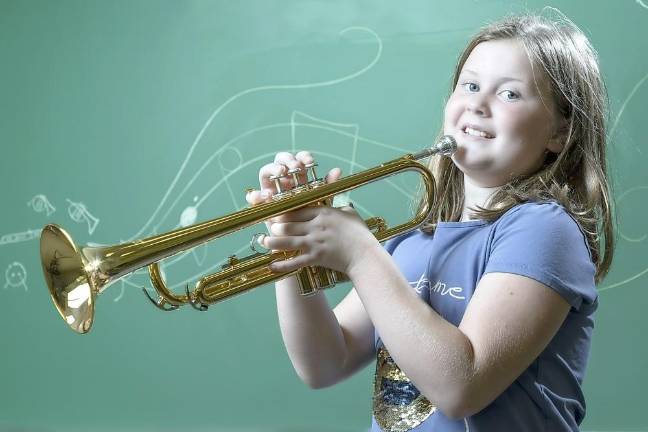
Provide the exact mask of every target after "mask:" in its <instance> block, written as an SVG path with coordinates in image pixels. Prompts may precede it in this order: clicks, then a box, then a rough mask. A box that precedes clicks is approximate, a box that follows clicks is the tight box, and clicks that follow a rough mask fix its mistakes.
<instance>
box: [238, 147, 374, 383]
mask: <svg viewBox="0 0 648 432" xmlns="http://www.w3.org/2000/svg"><path fill="white" fill-rule="evenodd" d="M312 161H313V160H312V157H311V156H310V154H309V153H308V152H301V153H298V154H297V155H296V157H293V156H292V155H291V154H290V153H279V154H277V156H276V157H275V162H274V163H270V164H267V165H266V166H264V167H263V168H261V170H260V171H259V182H260V185H261V190H259V191H250V192H249V193H248V194H247V196H246V199H247V201H248V203H249V204H250V205H255V204H259V203H261V202H263V201H266V200H269V199H270V197H271V196H272V192H273V184H272V183H273V182H272V181H270V179H269V177H270V176H272V175H279V174H283V173H284V172H285V170H286V169H287V168H297V167H299V168H304V164H306V163H310V162H312ZM340 174H341V173H340V170H339V169H333V170H331V172H329V174H328V176H327V182H333V181H336V180H337V179H338V178H339V177H340ZM301 180H302V181H305V180H306V179H305V178H302V179H301ZM291 186H292V185H291V184H290V183H289V182H287V181H286V180H282V188H283V189H284V190H286V189H289V188H290V187H291ZM285 219H286V217H285V216H279V217H278V218H274V219H273V220H270V221H268V222H267V223H266V224H267V228H268V231H271V230H272V225H273V224H274V223H276V222H282V221H284V220H285ZM276 298H277V313H278V315H279V325H280V329H281V334H282V337H283V340H284V344H285V346H286V350H287V352H288V356H289V357H290V360H291V362H292V364H293V367H294V369H295V371H296V372H297V374H298V376H299V377H300V378H301V380H302V381H303V382H305V383H306V384H307V385H309V386H310V387H312V388H321V387H326V386H330V385H333V384H335V383H337V382H339V381H341V380H343V379H345V378H346V377H348V376H350V375H352V374H353V373H354V372H356V371H357V370H359V369H360V368H362V367H363V366H365V365H366V364H367V363H368V362H369V361H370V360H371V359H372V358H373V353H374V329H373V325H372V323H371V321H370V320H369V317H368V316H367V313H366V312H365V310H364V307H363V306H362V303H361V302H360V299H359V298H358V296H357V294H356V292H355V290H351V292H350V293H349V294H348V295H347V296H346V297H345V298H344V299H343V300H342V301H341V302H340V304H338V305H337V307H336V308H335V310H334V311H333V310H331V308H330V306H329V304H328V302H327V300H326V297H325V296H324V294H323V293H321V292H320V293H317V294H315V295H313V296H311V297H304V296H302V295H300V294H299V292H298V283H297V280H296V278H295V277H289V278H287V279H284V280H281V281H279V282H277V283H276Z"/></svg>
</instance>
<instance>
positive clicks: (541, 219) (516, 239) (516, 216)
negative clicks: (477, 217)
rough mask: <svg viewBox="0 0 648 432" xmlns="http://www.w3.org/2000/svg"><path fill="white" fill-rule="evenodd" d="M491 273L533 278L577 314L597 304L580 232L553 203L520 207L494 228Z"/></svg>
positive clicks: (588, 255) (588, 257)
mask: <svg viewBox="0 0 648 432" xmlns="http://www.w3.org/2000/svg"><path fill="white" fill-rule="evenodd" d="M486 272H487V273H489V272H506V273H516V274H520V275H522V276H527V277H531V278H533V279H535V280H537V281H539V282H542V283H543V284H545V285H547V286H549V287H551V288H553V289H554V290H556V291H558V292H559V293H561V294H563V297H565V298H566V299H567V300H568V301H569V303H570V304H571V305H572V306H574V307H576V308H578V307H579V306H580V304H581V302H582V301H583V300H584V301H585V302H586V303H590V304H591V303H593V302H594V301H595V299H596V291H595V283H594V275H595V272H596V268H595V265H594V263H593V261H592V256H591V253H590V250H589V246H588V244H587V238H586V237H585V235H584V233H583V231H582V230H581V227H580V226H579V224H578V223H577V222H576V220H575V219H574V218H573V217H572V216H571V215H570V214H569V212H568V211H567V210H566V209H565V208H564V207H562V206H561V205H560V204H557V203H555V202H530V203H524V204H520V205H518V206H516V207H514V208H512V209H510V210H509V211H508V212H506V213H505V214H504V215H502V216H501V217H500V218H499V219H498V220H497V221H495V222H494V223H493V230H492V233H491V241H490V245H489V251H488V264H487V270H486Z"/></svg>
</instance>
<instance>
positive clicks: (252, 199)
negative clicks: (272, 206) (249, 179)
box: [245, 189, 271, 205]
mask: <svg viewBox="0 0 648 432" xmlns="http://www.w3.org/2000/svg"><path fill="white" fill-rule="evenodd" d="M270 196H271V194H270V193H269V192H268V191H260V190H256V189H252V190H249V191H248V192H247V193H246V194H245V200H246V201H247V202H248V204H250V205H257V204H261V203H264V202H266V201H267V200H268V198H270Z"/></svg>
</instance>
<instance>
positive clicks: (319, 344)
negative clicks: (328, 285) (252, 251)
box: [276, 277, 374, 388]
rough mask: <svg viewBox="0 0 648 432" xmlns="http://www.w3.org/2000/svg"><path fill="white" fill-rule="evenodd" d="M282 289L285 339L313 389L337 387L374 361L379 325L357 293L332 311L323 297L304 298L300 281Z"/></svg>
mask: <svg viewBox="0 0 648 432" xmlns="http://www.w3.org/2000/svg"><path fill="white" fill-rule="evenodd" d="M276 287H277V289H276V294H277V312H278V315H279V325H280V328H281V335H282V337H283V340H284V344H285V346H286V350H287V352H288V356H289V357H290V360H291V362H292V364H293V367H294V369H295V371H296V372H297V374H298V375H299V377H300V378H301V380H302V381H304V382H305V383H306V384H307V385H309V386H310V387H312V388H322V387H327V386H330V385H333V384H335V383H337V382H340V381H342V380H343V379H345V378H347V377H349V376H350V375H352V374H353V373H355V372H356V371H358V370H359V369H361V368H362V367H364V366H366V365H367V363H368V362H369V361H370V360H371V359H372V358H373V353H374V329H373V325H372V324H371V321H370V320H369V317H368V316H367V314H366V312H365V310H364V307H363V306H362V303H361V302H360V299H359V298H358V296H357V294H356V292H355V290H351V291H350V292H349V294H348V295H347V296H346V297H345V298H344V299H343V300H342V301H341V302H340V303H339V304H338V305H337V307H336V308H335V310H334V311H332V310H331V308H330V307H329V305H328V303H327V301H326V297H325V296H324V294H323V293H321V292H320V293H318V294H316V295H314V296H312V297H307V298H304V297H303V296H301V295H300V294H299V293H298V290H297V282H296V280H295V278H294V277H291V278H288V279H285V280H283V281H280V282H278V283H277V284H276Z"/></svg>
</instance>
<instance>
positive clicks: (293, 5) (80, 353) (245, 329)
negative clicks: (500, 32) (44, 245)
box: [0, 0, 648, 431]
mask: <svg viewBox="0 0 648 432" xmlns="http://www.w3.org/2000/svg"><path fill="white" fill-rule="evenodd" d="M647 4H648V2H646V1H643V2H642V1H639V0H619V1H583V0H578V1H567V0H564V1H554V2H547V1H529V2H509V1H506V2H505V1H482V0H459V1H447V2H440V1H430V0H426V1H400V2H396V1H369V0H366V1H348V0H345V1H297V0H290V1H261V0H259V1H123V0H121V1H101V2H100V1H70V0H65V1H7V0H1V1H0V98H1V99H0V101H1V102H0V145H1V147H2V150H1V152H0V161H1V162H0V180H1V181H0V191H1V194H0V198H1V201H0V204H1V205H2V212H0V221H1V223H0V237H3V238H4V239H5V242H4V244H0V305H2V309H1V311H2V312H1V313H0V347H1V348H0V430H20V431H77V430H78V431H87V430H106V431H112V430H133V431H147V430H178V429H182V430H188V431H202V430H211V431H215V430H216V431H217V430H241V431H272V430H309V431H316V430H321V431H336V430H339V431H361V430H365V429H366V428H368V426H369V424H370V398H371V385H372V375H373V370H372V367H368V368H367V369H366V370H364V371H363V372H362V373H359V374H358V375H356V376H354V377H353V378H351V379H350V380H348V381H346V382H344V383H342V384H339V385H337V386H335V387H333V388H330V389H325V390H318V391H314V390H310V389H308V388H307V387H306V386H305V385H303V384H302V383H301V382H300V381H299V380H298V378H297V377H296V375H295V373H294V372H293V370H292V368H291V365H290V361H289V359H288V357H287V356H286V354H285V352H284V349H283V346H282V342H281V339H280V334H279V330H278V325H277V319H276V312H275V304H274V292H273V289H272V287H271V286H266V287H262V288H259V289H257V290H256V291H255V292H253V293H249V294H245V295H242V296H239V297H236V298H233V299H230V300H228V301H225V302H223V303H220V304H218V305H214V306H213V307H212V308H211V309H210V310H209V312H207V313H199V312H196V311H193V310H191V309H186V308H185V309H183V310H180V311H176V312H172V313H165V312H161V311H158V310H157V309H155V308H154V307H153V306H152V305H151V304H150V303H149V302H148V300H147V299H146V298H145V297H144V295H143V294H142V292H141V290H140V288H141V287H143V286H149V282H148V280H147V277H146V275H145V274H143V273H141V272H139V273H136V274H134V275H132V276H130V277H129V278H127V279H125V280H124V281H122V282H118V283H116V284H114V285H113V286H111V287H110V288H108V290H107V291H105V293H104V294H103V295H102V296H101V297H100V298H99V300H98V306H97V316H96V321H95V325H94V328H93V330H92V332H91V333H90V334H88V335H85V336H79V335H76V334H74V333H73V332H71V331H70V330H68V329H67V327H66V326H65V325H64V323H63V322H62V320H61V319H60V318H59V316H58V314H57V313H56V311H55V309H54V307H53V306H52V303H51V301H50V298H49V295H48V292H47V289H46V287H45V285H44V282H43V279H42V276H41V271H40V263H39V257H38V240H37V239H31V240H25V241H20V242H9V241H8V240H7V239H10V238H12V236H11V235H12V234H15V233H24V232H29V231H30V230H39V229H40V228H42V226H43V225H44V224H45V223H48V222H55V223H58V224H60V225H62V226H64V227H65V228H66V229H68V231H69V232H70V233H71V234H72V236H73V237H74V238H75V240H76V241H77V242H78V243H80V244H85V243H101V244H115V243H118V242H120V241H126V240H129V239H134V238H142V237H145V236H148V235H151V234H153V233H159V232H164V231H168V230H170V229H173V228H175V227H177V226H178V224H179V223H180V220H181V215H182V214H183V213H184V215H185V217H188V216H191V210H194V211H195V212H196V213H195V214H196V220H197V221H202V220H207V219H211V218H213V217H216V216H220V215H224V214H227V213H230V212H232V211H234V210H237V209H240V208H242V207H243V206H245V200H244V193H243V190H244V189H245V188H246V187H253V186H255V185H256V183H257V171H258V169H259V168H260V166H262V165H263V164H265V163H267V162H268V161H270V159H271V158H272V155H273V154H274V153H276V152H277V151H280V150H293V149H308V150H311V151H313V152H314V153H315V154H316V156H317V159H318V161H319V163H320V166H321V169H320V171H322V172H323V171H324V170H327V169H330V168H333V167H335V166H340V167H341V168H342V169H343V171H344V173H350V172H357V171H358V170H360V169H363V168H365V167H370V166H373V165H375V164H377V163H380V162H382V161H385V160H388V159H392V158H395V157H398V156H400V155H401V154H403V153H406V152H410V151H415V150H418V149H420V148H422V147H424V146H426V145H427V144H429V143H430V140H431V139H432V138H433V137H434V136H435V135H436V133H437V130H438V129H439V125H440V119H441V113H442V107H443V103H444V99H445V97H446V95H447V93H448V87H449V83H450V76H451V72H452V68H453V65H454V63H455V61H456V58H457V55H458V54H459V51H460V50H461V48H462V47H463V45H464V44H465V43H466V41H467V40H468V38H469V37H470V35H471V34H473V33H474V32H475V31H476V30H477V28H478V27H479V26H481V25H482V24H484V23H486V22H488V21H492V20H495V19H497V18H499V17H501V16H503V15H505V14H507V13H510V12H522V11H525V10H532V11H539V10H540V9H542V7H543V6H546V5H550V6H555V7H558V8H559V9H560V10H561V11H562V12H564V13H565V14H566V15H567V16H569V17H570V18H571V19H572V20H574V21H575V22H576V23H577V24H578V25H579V26H581V27H582V28H583V29H584V31H585V32H586V34H587V35H588V36H589V37H590V39H591V41H592V43H593V45H594V46H595V47H596V48H597V50H598V51H599V54H600V61H601V65H602V70H603V73H604V77H605V80H606V82H607V87H608V90H609V96H610V108H611V111H610V116H609V117H610V122H609V131H610V147H609V160H610V166H611V178H612V182H613V185H614V195H615V199H616V206H617V210H618V249H617V255H616V260H615V262H614V265H613V267H612V271H611V272H610V275H609V277H608V278H607V279H606V280H605V281H604V282H603V283H602V284H601V286H600V288H599V289H600V309H599V312H598V315H597V322H596V332H595V338H594V343H593V351H592V356H591V360H590V366H589V370H588V375H587V377H586V381H585V387H584V388H585V392H586V397H587V401H588V415H587V417H586V419H585V423H584V425H583V429H584V430H591V431H594V430H596V431H603V430H605V431H612V430H645V429H646V428H647V427H648V420H646V418H645V404H646V396H645V395H646V391H645V388H646V385H647V384H648V368H646V365H647V364H648V344H646V342H645V341H646V330H647V329H648V326H647V325H646V324H645V305H646V303H647V300H648V294H647V291H646V288H645V285H646V282H647V281H648V276H646V274H645V273H646V272H647V271H648V263H647V261H648V260H647V259H646V256H647V255H646V251H647V249H648V245H647V244H646V235H647V234H648V233H647V231H646V224H645V214H646V205H645V204H644V203H645V200H646V198H647V197H648V194H647V192H648V191H647V190H648V179H647V176H646V170H645V166H646V163H647V162H648V160H647V158H648V157H647V156H646V153H645V151H646V150H645V135H646V134H645V130H644V128H645V124H646V114H645V109H644V106H645V104H644V100H645V98H646V97H647V96H648V84H646V83H645V80H646V78H647V77H648V75H647V73H648V55H646V53H647V49H646V46H647V37H648V25H647V24H648V6H647ZM548 13H549V12H548ZM642 130H643V131H642ZM415 184H416V179H415V178H412V177H411V176H404V177H395V178H393V179H392V180H391V181H390V182H388V183H387V182H384V183H381V184H375V185H373V186H371V187H370V188H368V189H367V190H364V191H357V192H353V193H352V194H351V195H352V197H353V200H354V203H356V206H357V207H358V208H359V209H360V211H361V212H362V213H365V214H381V215H384V216H386V217H387V218H388V220H389V221H390V222H396V221H398V220H399V219H403V218H406V217H407V213H408V210H407V209H408V208H409V205H408V201H409V198H411V194H412V192H413V191H414V189H415ZM41 195H42V196H44V197H46V199H47V200H48V202H49V204H50V205H51V206H52V207H50V208H49V211H50V214H49V215H47V212H46V211H43V210H44V209H45V208H44V207H40V206H38V205H36V204H43V201H41V199H39V196H41ZM80 203H82V204H83V205H84V206H85V210H86V212H85V213H83V212H81V210H80V209H81V207H80ZM54 209H55V210H54ZM38 210H41V211H38ZM79 216H82V217H85V219H83V218H82V219H81V220H79ZM93 218H94V219H93ZM75 219H76V220H75ZM95 219H96V225H94V226H92V222H93V221H94V220H95ZM190 219H191V218H190ZM91 228H94V229H91ZM91 231H92V232H91ZM253 232H256V231H255V230H246V231H244V232H239V233H237V234H236V235H234V236H231V237H228V238H223V239H220V240H218V241H215V242H213V243H211V244H210V245H209V246H205V247H201V248H199V249H197V250H196V251H195V252H192V253H188V254H185V255H182V256H180V257H177V258H173V259H170V260H167V261H166V262H165V272H166V274H167V276H168V279H169V281H170V282H171V283H172V284H173V286H174V290H181V289H182V286H183V285H184V283H187V282H189V283H193V281H195V280H196V279H197V277H198V275H200V274H203V273H206V272H209V271H214V269H216V268H218V266H219V265H220V264H222V263H223V261H224V259H225V258H226V257H227V256H228V255H230V254H233V253H242V254H246V253H247V252H246V248H247V242H248V241H249V238H250V235H251V234H252V233H253ZM27 238H29V234H27ZM0 243H3V242H2V241H0ZM16 273H19V274H18V275H16ZM16 278H18V279H19V280H18V282H20V283H18V282H17V279H16ZM348 289H349V287H348V286H342V287H337V288H335V289H333V290H331V291H330V292H329V293H328V296H329V298H330V300H331V302H335V301H337V300H338V299H340V298H341V297H342V296H343V295H344V294H345V292H346V291H348Z"/></svg>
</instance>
